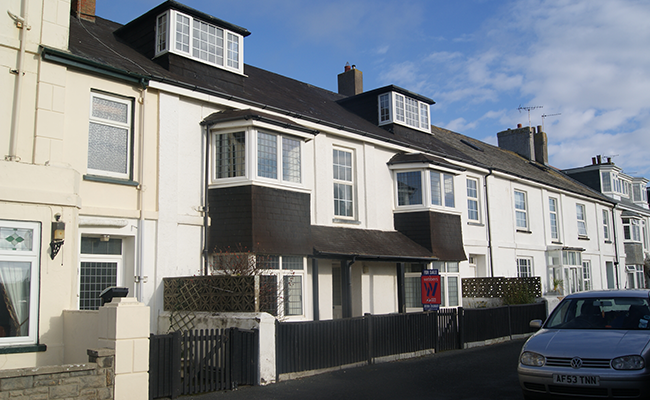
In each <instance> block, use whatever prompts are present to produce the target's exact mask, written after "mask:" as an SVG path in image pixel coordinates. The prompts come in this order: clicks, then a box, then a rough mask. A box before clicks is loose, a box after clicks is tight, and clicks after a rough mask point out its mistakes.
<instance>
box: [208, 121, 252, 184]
mask: <svg viewBox="0 0 650 400" xmlns="http://www.w3.org/2000/svg"><path fill="white" fill-rule="evenodd" d="M214 147H215V153H216V154H215V178H216V179H222V178H233V177H241V176H246V132H230V133H218V134H216V135H215V144H214Z"/></svg>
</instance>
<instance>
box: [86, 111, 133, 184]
mask: <svg viewBox="0 0 650 400" xmlns="http://www.w3.org/2000/svg"><path fill="white" fill-rule="evenodd" d="M128 151H129V130H128V129H124V128H119V127H115V126H108V125H102V124H98V123H94V122H91V123H90V129H89V132H88V168H90V169H96V170H100V171H108V172H115V173H118V174H126V173H127V169H128V165H127V162H128V156H129V153H128Z"/></svg>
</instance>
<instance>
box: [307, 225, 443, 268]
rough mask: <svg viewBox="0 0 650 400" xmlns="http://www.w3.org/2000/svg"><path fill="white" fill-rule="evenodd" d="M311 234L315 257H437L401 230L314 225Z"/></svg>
mask: <svg viewBox="0 0 650 400" xmlns="http://www.w3.org/2000/svg"><path fill="white" fill-rule="evenodd" d="M311 233H312V240H313V243H314V255H315V256H336V257H352V256H355V257H357V258H358V259H364V260H381V261H399V260H402V261H404V260H413V261H416V260H428V261H431V260H436V259H437V257H436V256H435V255H434V254H432V253H431V252H430V251H429V250H427V249H425V248H424V247H422V246H420V245H419V244H417V243H415V242H414V241H412V240H411V239H409V238H408V237H406V236H405V235H403V234H402V233H400V232H384V231H379V230H372V229H354V228H335V227H329V226H318V225H312V227H311Z"/></svg>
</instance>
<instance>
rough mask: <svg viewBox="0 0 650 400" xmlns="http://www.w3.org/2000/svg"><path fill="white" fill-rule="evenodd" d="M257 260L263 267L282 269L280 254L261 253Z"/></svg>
mask: <svg viewBox="0 0 650 400" xmlns="http://www.w3.org/2000/svg"><path fill="white" fill-rule="evenodd" d="M257 260H258V261H257V262H258V263H259V266H260V268H261V269H280V257H279V256H269V255H263V256H262V255H259V256H257Z"/></svg>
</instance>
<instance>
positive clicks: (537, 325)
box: [528, 319, 543, 329]
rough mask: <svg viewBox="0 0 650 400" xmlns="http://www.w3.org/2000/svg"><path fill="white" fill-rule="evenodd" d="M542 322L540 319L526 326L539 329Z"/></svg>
mask: <svg viewBox="0 0 650 400" xmlns="http://www.w3.org/2000/svg"><path fill="white" fill-rule="evenodd" d="M542 323H543V321H542V320H541V319H534V320H532V321H530V323H529V324H528V325H529V326H530V327H531V328H535V329H539V328H541V327H542Z"/></svg>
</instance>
